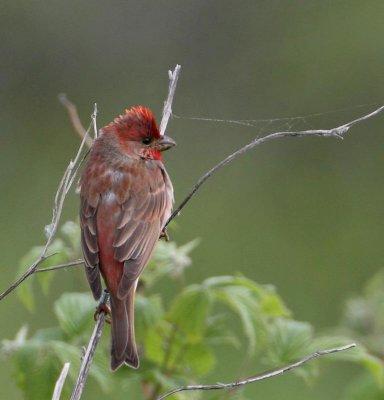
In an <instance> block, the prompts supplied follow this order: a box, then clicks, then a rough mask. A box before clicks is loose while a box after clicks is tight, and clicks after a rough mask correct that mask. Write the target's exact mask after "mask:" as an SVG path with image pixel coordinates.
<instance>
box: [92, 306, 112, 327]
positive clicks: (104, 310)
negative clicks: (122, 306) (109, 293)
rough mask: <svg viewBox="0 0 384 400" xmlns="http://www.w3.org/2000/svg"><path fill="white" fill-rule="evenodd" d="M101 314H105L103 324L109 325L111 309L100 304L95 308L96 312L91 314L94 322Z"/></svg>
mask: <svg viewBox="0 0 384 400" xmlns="http://www.w3.org/2000/svg"><path fill="white" fill-rule="evenodd" d="M101 313H104V314H105V322H106V323H107V324H110V323H111V309H110V308H109V307H108V306H107V305H106V304H105V303H101V304H99V305H98V306H97V307H96V311H95V313H94V314H93V319H94V320H95V321H97V320H98V319H99V315H100V314H101Z"/></svg>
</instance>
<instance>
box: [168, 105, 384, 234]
mask: <svg viewBox="0 0 384 400" xmlns="http://www.w3.org/2000/svg"><path fill="white" fill-rule="evenodd" d="M383 110H384V106H381V107H379V108H377V109H376V110H374V111H372V112H371V113H369V114H366V115H363V116H362V117H360V118H357V119H355V120H353V121H351V122H348V123H346V124H343V125H340V126H338V127H336V128H332V129H310V130H304V131H295V132H293V131H283V132H275V133H271V134H269V135H267V136H264V137H261V138H256V139H254V140H252V142H250V143H248V144H247V145H245V146H243V147H241V148H240V149H238V150H236V151H235V152H234V153H232V154H230V155H229V156H228V157H226V158H225V159H224V160H222V161H220V162H219V163H218V164H216V165H215V166H214V167H213V168H211V169H210V170H209V171H208V172H206V173H205V174H204V175H202V176H201V177H200V179H199V180H198V181H197V183H196V184H195V185H194V186H193V188H192V190H191V191H190V192H189V193H188V195H187V196H186V197H185V198H184V200H183V201H182V202H181V203H180V205H179V206H178V207H177V208H176V209H175V210H174V211H173V213H172V215H171V216H170V217H169V219H168V221H167V222H166V224H165V226H164V228H166V227H167V226H168V224H169V223H170V222H171V221H172V220H173V219H174V218H175V217H176V216H177V215H178V214H179V213H180V211H181V210H182V209H183V208H184V207H185V205H186V204H187V203H188V202H189V201H190V200H191V198H192V197H193V196H194V195H195V194H196V192H197V191H198V190H199V189H200V187H201V186H202V185H203V183H204V182H205V181H206V180H207V179H208V178H210V177H211V176H212V175H213V174H214V173H215V172H216V171H217V170H219V169H220V168H221V167H224V165H227V164H229V163H230V162H231V161H233V160H234V159H235V158H237V157H239V156H241V155H243V154H245V153H246V152H247V151H249V150H251V149H253V148H254V147H256V146H258V145H260V144H263V143H266V142H269V141H271V140H275V139H282V138H285V137H305V136H320V137H334V138H337V139H343V136H344V135H345V134H346V133H347V132H348V130H349V129H350V128H351V127H352V126H354V125H356V124H358V123H360V122H362V121H365V120H367V119H369V118H372V117H374V116H376V115H378V114H380V113H381V112H382V111H383Z"/></svg>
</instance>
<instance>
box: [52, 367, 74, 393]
mask: <svg viewBox="0 0 384 400" xmlns="http://www.w3.org/2000/svg"><path fill="white" fill-rule="evenodd" d="M70 366H71V363H69V362H66V363H65V364H64V366H63V369H62V370H61V373H60V376H59V378H58V379H57V381H56V385H55V390H54V391H53V396H52V400H60V396H61V391H62V390H63V386H64V383H65V379H66V378H67V375H68V371H69V367H70Z"/></svg>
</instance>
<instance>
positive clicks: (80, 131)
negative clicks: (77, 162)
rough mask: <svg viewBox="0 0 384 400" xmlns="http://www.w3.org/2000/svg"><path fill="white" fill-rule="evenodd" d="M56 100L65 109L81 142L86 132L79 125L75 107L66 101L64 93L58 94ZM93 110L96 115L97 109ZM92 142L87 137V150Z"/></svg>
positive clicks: (79, 121)
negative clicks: (57, 99)
mask: <svg viewBox="0 0 384 400" xmlns="http://www.w3.org/2000/svg"><path fill="white" fill-rule="evenodd" d="M58 98H59V101H60V103H61V104H62V105H63V106H64V107H65V108H66V109H67V112H68V116H69V120H70V121H71V123H72V126H73V128H74V130H75V131H76V132H77V134H78V135H79V136H80V138H81V140H83V139H84V136H85V134H86V132H87V131H86V129H85V128H84V126H83V124H82V123H81V120H80V117H79V114H78V112H77V108H76V106H75V105H74V104H73V103H72V102H71V101H70V100H69V99H68V97H67V95H66V94H65V93H60V94H59V95H58ZM95 110H96V114H97V108H95ZM92 121H93V114H92ZM94 124H95V123H94ZM92 142H93V141H92V138H91V137H88V138H87V139H86V145H87V147H88V148H90V147H91V146H92Z"/></svg>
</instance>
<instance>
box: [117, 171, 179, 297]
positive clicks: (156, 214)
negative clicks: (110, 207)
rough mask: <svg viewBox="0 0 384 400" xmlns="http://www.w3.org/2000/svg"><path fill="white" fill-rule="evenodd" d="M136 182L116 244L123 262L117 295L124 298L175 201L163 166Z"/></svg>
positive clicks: (131, 191)
mask: <svg viewBox="0 0 384 400" xmlns="http://www.w3.org/2000/svg"><path fill="white" fill-rule="evenodd" d="M134 179H135V181H133V182H131V185H130V189H129V194H128V197H127V198H126V200H125V202H124V203H123V204H122V206H121V217H120V220H119V223H118V225H117V229H116V235H115V240H114V243H113V246H114V248H115V252H114V256H115V259H116V260H117V261H120V262H123V263H124V269H123V276H122V278H121V281H120V284H119V288H118V292H117V296H118V297H119V298H121V299H122V298H125V297H126V296H127V295H128V292H129V290H130V289H131V287H132V286H133V284H134V283H135V281H136V280H137V279H138V277H139V275H140V274H141V272H142V271H143V269H144V267H145V266H146V264H147V262H148V261H149V258H150V257H151V255H152V252H153V249H154V247H155V245H156V242H157V240H158V239H159V235H160V232H161V229H162V227H163V224H164V223H165V220H166V219H167V218H168V217H169V215H170V213H171V208H172V202H173V191H172V186H171V183H170V180H169V178H168V175H167V173H166V172H165V170H164V169H163V168H162V167H159V166H157V167H156V168H153V169H147V170H146V171H145V172H144V179H143V177H142V176H136V178H134ZM143 182H145V184H143Z"/></svg>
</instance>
